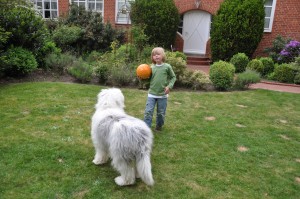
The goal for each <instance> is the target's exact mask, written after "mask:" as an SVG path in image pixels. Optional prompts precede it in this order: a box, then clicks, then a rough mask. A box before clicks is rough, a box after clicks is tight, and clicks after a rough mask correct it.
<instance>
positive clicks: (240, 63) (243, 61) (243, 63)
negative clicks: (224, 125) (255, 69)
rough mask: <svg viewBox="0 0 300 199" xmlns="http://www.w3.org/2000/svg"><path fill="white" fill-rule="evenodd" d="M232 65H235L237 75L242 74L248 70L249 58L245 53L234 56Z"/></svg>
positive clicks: (231, 60) (231, 61)
mask: <svg viewBox="0 0 300 199" xmlns="http://www.w3.org/2000/svg"><path fill="white" fill-rule="evenodd" d="M230 63H231V64H233V65H234V67H235V72H236V73H241V72H244V71H245V70H246V67H247V64H248V63H249V58H248V56H247V55H246V54H245V53H237V54H235V55H233V56H232V58H231V59H230Z"/></svg>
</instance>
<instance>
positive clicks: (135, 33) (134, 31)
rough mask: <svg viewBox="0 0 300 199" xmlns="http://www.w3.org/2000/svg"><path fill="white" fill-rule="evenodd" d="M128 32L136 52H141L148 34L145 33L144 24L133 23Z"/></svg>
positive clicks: (145, 44)
mask: <svg viewBox="0 0 300 199" xmlns="http://www.w3.org/2000/svg"><path fill="white" fill-rule="evenodd" d="M130 32H131V36H132V38H133V40H132V42H133V46H134V47H135V48H136V49H137V50H138V53H140V52H142V51H143V49H144V47H145V46H147V44H148V40H149V38H148V36H147V35H146V34H145V26H144V25H142V24H140V25H133V26H132V27H131V31H130Z"/></svg>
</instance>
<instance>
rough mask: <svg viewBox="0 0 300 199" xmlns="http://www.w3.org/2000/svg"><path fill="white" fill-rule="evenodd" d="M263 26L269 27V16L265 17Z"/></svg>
mask: <svg viewBox="0 0 300 199" xmlns="http://www.w3.org/2000/svg"><path fill="white" fill-rule="evenodd" d="M264 28H270V18H265V26H264Z"/></svg>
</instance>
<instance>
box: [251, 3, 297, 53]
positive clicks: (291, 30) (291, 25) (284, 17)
mask: <svg viewBox="0 0 300 199" xmlns="http://www.w3.org/2000/svg"><path fill="white" fill-rule="evenodd" d="M299 13H300V2H299V0H277V4H276V9H275V14H274V21H273V28H272V32H270V33H267V32H266V33H264V36H263V39H262V40H261V42H260V44H259V46H258V48H257V49H256V51H255V54H254V57H255V56H267V55H266V54H265V53H263V51H264V49H265V48H266V47H271V46H272V42H273V40H274V39H275V37H277V36H278V35H281V36H283V37H290V38H292V39H295V40H298V41H300V14H299Z"/></svg>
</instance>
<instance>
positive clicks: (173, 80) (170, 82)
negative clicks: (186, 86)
mask: <svg viewBox="0 0 300 199" xmlns="http://www.w3.org/2000/svg"><path fill="white" fill-rule="evenodd" d="M169 66H170V67H169V70H168V71H169V74H168V75H169V78H170V81H169V84H168V88H170V89H171V88H173V86H174V83H175V81H176V75H175V73H174V71H173V69H172V66H171V65H169Z"/></svg>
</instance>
